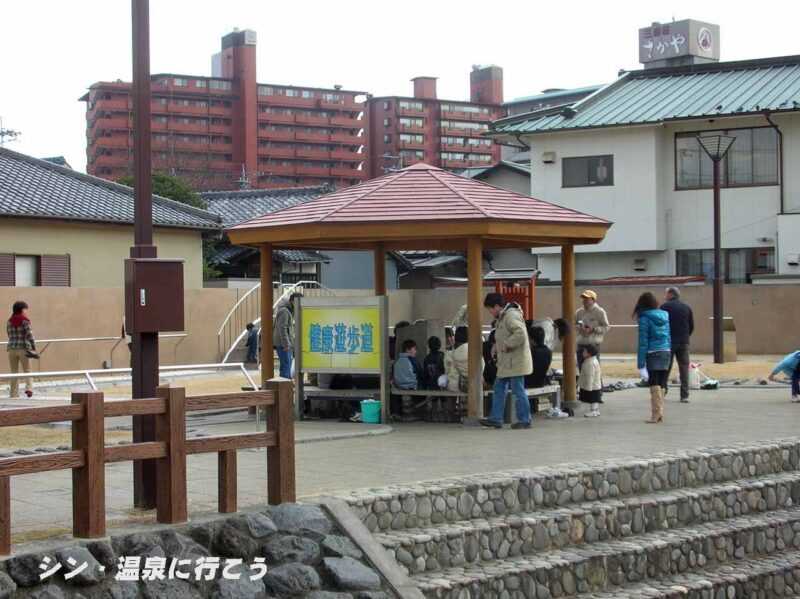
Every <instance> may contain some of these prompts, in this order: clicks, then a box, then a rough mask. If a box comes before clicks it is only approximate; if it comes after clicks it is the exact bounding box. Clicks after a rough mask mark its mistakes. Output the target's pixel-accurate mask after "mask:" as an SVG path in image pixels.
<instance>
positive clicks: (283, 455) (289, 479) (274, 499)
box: [262, 283, 297, 505]
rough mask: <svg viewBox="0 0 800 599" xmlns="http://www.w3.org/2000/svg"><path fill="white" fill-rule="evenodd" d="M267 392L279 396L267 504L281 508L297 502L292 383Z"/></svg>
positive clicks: (270, 427) (274, 384) (272, 384)
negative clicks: (281, 505)
mask: <svg viewBox="0 0 800 599" xmlns="http://www.w3.org/2000/svg"><path fill="white" fill-rule="evenodd" d="M262 284H263V283H262ZM264 389H265V390H266V391H272V392H273V393H274V394H275V404H274V405H271V406H268V407H267V431H268V432H272V433H275V436H276V439H275V445H274V446H273V447H268V448H267V502H268V503H269V505H278V504H280V503H287V502H292V501H296V500H297V487H296V484H295V470H294V419H293V417H292V399H293V389H292V381H287V380H283V379H277V380H276V379H272V380H269V381H267V382H266V383H265V385H264Z"/></svg>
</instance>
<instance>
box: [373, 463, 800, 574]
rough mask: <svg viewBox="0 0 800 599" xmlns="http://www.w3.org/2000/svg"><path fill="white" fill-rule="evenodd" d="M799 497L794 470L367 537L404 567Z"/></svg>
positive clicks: (626, 533) (732, 513) (436, 565)
mask: <svg viewBox="0 0 800 599" xmlns="http://www.w3.org/2000/svg"><path fill="white" fill-rule="evenodd" d="M798 503H800V472H788V473H783V474H776V475H771V476H764V477H762V478H758V479H755V478H753V479H742V480H739V481H736V482H735V483H727V484H713V485H705V486H702V487H695V488H692V489H680V490H675V491H665V492H660V493H650V494H644V495H636V496H633V497H626V498H623V499H618V500H606V501H595V502H585V503H581V504H575V505H572V506H569V507H565V508H558V509H549V510H547V509H545V510H537V511H532V512H522V513H518V514H509V515H505V516H495V517H491V518H474V519H471V520H462V521H458V522H452V523H449V522H448V523H444V524H440V525H437V526H431V527H423V528H418V529H404V530H398V531H392V532H386V533H375V534H374V536H375V538H376V540H378V542H380V543H381V544H382V545H383V546H384V548H385V549H386V550H387V551H388V552H389V554H390V555H392V556H393V557H394V558H395V559H396V560H397V561H398V562H399V563H400V564H401V565H403V566H404V567H405V568H406V569H407V570H408V571H409V572H410V573H412V574H418V573H420V572H423V571H426V570H427V571H436V570H441V569H445V568H450V567H453V566H461V565H464V564H469V563H476V562H485V561H491V560H502V559H505V558H507V557H516V556H519V555H532V554H535V553H541V552H543V551H548V550H550V549H564V548H566V547H569V546H573V545H576V544H584V543H586V544H589V543H595V542H597V541H608V540H610V539H624V538H627V537H630V536H633V535H638V534H643V533H646V532H650V531H656V530H674V529H678V528H680V527H685V526H690V525H694V524H700V523H703V522H709V521H720V520H726V519H730V518H736V517H738V516H741V515H745V514H750V513H763V512H767V511H770V510H775V509H785V508H790V507H792V506H795V505H797V504H798Z"/></svg>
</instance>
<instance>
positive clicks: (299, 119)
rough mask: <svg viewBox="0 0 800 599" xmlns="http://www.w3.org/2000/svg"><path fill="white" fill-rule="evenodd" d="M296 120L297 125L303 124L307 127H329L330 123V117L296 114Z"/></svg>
mask: <svg viewBox="0 0 800 599" xmlns="http://www.w3.org/2000/svg"><path fill="white" fill-rule="evenodd" d="M294 120H295V122H296V123H303V124H307V125H327V124H328V122H329V121H328V117H326V116H317V115H313V116H312V115H308V114H296V115H295V116H294Z"/></svg>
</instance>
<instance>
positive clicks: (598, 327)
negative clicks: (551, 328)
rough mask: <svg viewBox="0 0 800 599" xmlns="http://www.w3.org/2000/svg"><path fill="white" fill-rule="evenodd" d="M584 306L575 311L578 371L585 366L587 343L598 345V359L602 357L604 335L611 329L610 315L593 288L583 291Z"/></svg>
mask: <svg viewBox="0 0 800 599" xmlns="http://www.w3.org/2000/svg"><path fill="white" fill-rule="evenodd" d="M581 301H582V302H583V308H579V309H578V311H577V312H576V313H575V323H576V329H577V332H578V339H577V343H578V347H577V348H576V351H577V356H578V371H580V369H581V366H583V348H584V347H585V346H587V345H594V346H596V347H597V359H598V360H599V359H600V345H601V344H602V343H603V335H605V333H606V331H607V330H608V329H609V326H610V325H609V324H608V315H607V314H606V311H605V310H603V308H601V307H600V306H599V305H598V304H597V294H596V293H595V292H594V291H592V290H591V289H587V290H586V291H584V292H583V293H581Z"/></svg>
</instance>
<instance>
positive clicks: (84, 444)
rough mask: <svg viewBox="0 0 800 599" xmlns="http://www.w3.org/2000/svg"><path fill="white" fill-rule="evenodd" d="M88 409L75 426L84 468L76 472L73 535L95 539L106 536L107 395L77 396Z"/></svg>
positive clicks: (76, 401) (74, 441)
mask: <svg viewBox="0 0 800 599" xmlns="http://www.w3.org/2000/svg"><path fill="white" fill-rule="evenodd" d="M72 403H74V404H81V405H83V408H84V413H83V418H82V419H80V420H76V421H74V422H73V423H72V449H73V451H80V452H83V456H84V466H83V467H81V468H73V469H72V534H73V535H74V536H76V537H81V538H85V539H95V538H97V537H103V536H105V534H106V464H105V415H104V412H103V394H102V393H99V392H92V393H73V394H72Z"/></svg>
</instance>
